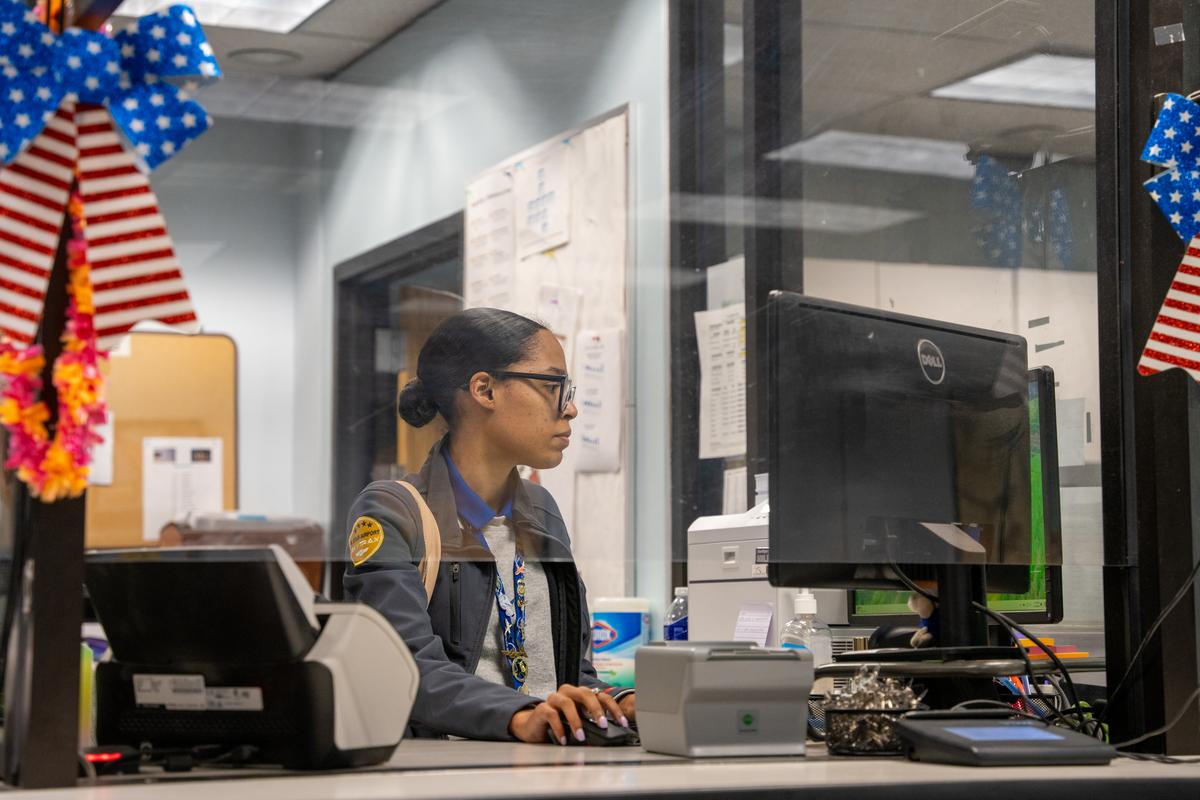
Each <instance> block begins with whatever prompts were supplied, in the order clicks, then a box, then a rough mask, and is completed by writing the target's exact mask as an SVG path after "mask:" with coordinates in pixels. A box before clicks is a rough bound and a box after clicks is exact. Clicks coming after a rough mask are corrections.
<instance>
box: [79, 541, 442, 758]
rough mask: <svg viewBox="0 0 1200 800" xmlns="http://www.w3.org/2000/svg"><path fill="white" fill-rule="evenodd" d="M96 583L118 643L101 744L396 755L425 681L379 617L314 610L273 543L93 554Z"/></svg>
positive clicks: (102, 710) (98, 604)
mask: <svg viewBox="0 0 1200 800" xmlns="http://www.w3.org/2000/svg"><path fill="white" fill-rule="evenodd" d="M86 585H87V589H88V594H89V596H90V597H91V601H92V605H93V607H94V608H95V609H96V613H97V616H98V617H99V619H100V623H101V625H102V626H103V627H104V631H105V633H106V634H107V636H108V641H109V645H110V647H111V649H110V651H109V656H110V657H108V658H107V660H105V661H102V662H101V663H100V664H99V665H98V666H97V668H96V704H97V708H96V712H97V713H96V740H97V742H98V743H99V744H102V745H119V744H127V745H133V746H135V747H136V746H138V745H140V744H141V743H143V742H146V743H149V744H150V745H151V746H152V747H154V748H163V749H171V748H180V747H194V746H197V745H212V746H216V747H222V746H224V747H229V748H234V747H239V746H249V747H251V748H252V752H253V753H254V754H255V755H254V756H253V758H252V760H253V761H257V762H262V763H272V764H282V765H283V766H285V767H289V768H293V769H323V768H331V767H348V766H360V765H365V764H377V763H380V762H382V761H386V760H387V759H388V758H389V757H390V756H391V754H392V752H393V751H394V750H395V749H396V745H398V744H399V743H400V739H401V738H402V737H403V735H404V731H405V727H406V725H407V724H408V715H409V712H410V711H411V710H412V705H413V702H414V700H415V699H416V694H417V684H418V680H419V673H418V671H417V666H416V663H415V662H414V661H413V657H412V655H411V654H410V653H409V651H408V648H407V647H406V646H405V644H404V642H403V641H402V640H401V639H400V637H399V635H398V634H397V633H396V631H395V629H394V628H393V627H392V626H391V625H390V624H389V623H388V622H387V620H386V619H384V618H383V617H382V616H381V615H380V614H379V613H378V612H376V611H375V610H374V609H372V608H370V607H368V606H364V605H357V604H353V603H317V602H314V597H313V592H312V589H311V587H310V586H309V585H308V583H307V581H306V580H305V579H304V575H303V574H302V573H301V572H300V569H299V567H297V566H296V563H295V562H294V561H293V560H292V559H291V557H290V556H289V555H288V554H287V553H286V552H284V551H283V550H282V549H281V548H279V547H278V546H277V545H271V546H268V547H196V548H184V549H159V548H150V549H137V550H110V551H95V552H91V553H89V554H88V557H87V563H86Z"/></svg>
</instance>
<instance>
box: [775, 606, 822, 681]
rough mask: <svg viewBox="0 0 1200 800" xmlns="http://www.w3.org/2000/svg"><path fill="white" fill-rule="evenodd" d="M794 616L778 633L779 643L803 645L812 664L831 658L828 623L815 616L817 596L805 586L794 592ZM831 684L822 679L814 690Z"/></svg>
mask: <svg viewBox="0 0 1200 800" xmlns="http://www.w3.org/2000/svg"><path fill="white" fill-rule="evenodd" d="M794 610H795V616H794V617H792V618H791V620H790V621H789V622H788V624H787V625H784V626H783V630H782V631H780V633H779V645H780V646H781V647H784V648H802V649H805V650H808V651H809V652H810V653H812V659H813V666H814V667H819V666H821V665H822V664H828V663H830V662H831V661H833V634H832V633H831V632H830V630H829V626H828V625H826V624H825V623H824V622H822V621H821V620H819V619H817V598H816V596H815V595H813V593H812V592H811V591H810V590H808V589H801V590H800V593H799V594H797V595H796V604H795V608H794ZM832 688H833V681H832V680H830V679H827V678H826V679H822V680H819V681H817V682H816V683H815V684H813V688H812V693H813V694H823V693H824V692H826V691H828V690H830V689H832Z"/></svg>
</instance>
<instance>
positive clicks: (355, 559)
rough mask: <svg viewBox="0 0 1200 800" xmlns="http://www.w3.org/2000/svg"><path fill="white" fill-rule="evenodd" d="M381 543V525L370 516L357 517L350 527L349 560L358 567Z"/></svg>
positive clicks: (373, 553)
mask: <svg viewBox="0 0 1200 800" xmlns="http://www.w3.org/2000/svg"><path fill="white" fill-rule="evenodd" d="M382 544H383V526H382V525H380V524H379V522H378V521H377V520H375V519H373V518H371V517H359V518H358V519H356V520H354V526H353V527H352V528H351V529H350V541H349V547H350V561H351V563H353V564H354V566H356V567H358V566H361V565H362V564H363V562H365V561H366V560H367V559H369V558H370V557H371V556H373V555H375V553H376V551H378V550H379V547H380V545H382Z"/></svg>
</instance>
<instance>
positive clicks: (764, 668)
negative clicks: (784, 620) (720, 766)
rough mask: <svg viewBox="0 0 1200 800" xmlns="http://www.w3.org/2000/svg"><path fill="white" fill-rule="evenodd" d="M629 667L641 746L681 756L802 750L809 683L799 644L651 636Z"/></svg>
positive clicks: (809, 668)
mask: <svg viewBox="0 0 1200 800" xmlns="http://www.w3.org/2000/svg"><path fill="white" fill-rule="evenodd" d="M689 633H690V631H689ZM635 669H636V671H637V676H638V715H637V716H638V735H639V736H640V737H641V739H642V746H643V747H645V748H646V749H647V750H650V751H653V752H657V753H667V754H670V755H676V756H687V757H689V758H703V757H706V756H785V755H789V756H802V755H804V738H805V735H806V734H807V732H808V693H809V690H810V689H811V688H812V684H813V663H812V654H811V653H809V652H808V651H807V650H768V649H765V648H762V647H755V646H753V645H746V644H737V643H731V642H725V643H719V642H655V643H654V644H650V645H647V646H645V647H639V648H638V651H637V662H636V666H635Z"/></svg>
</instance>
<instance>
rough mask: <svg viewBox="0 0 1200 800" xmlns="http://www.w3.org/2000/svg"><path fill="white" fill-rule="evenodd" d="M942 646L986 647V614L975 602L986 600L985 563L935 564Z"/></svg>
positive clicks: (982, 602)
mask: <svg viewBox="0 0 1200 800" xmlns="http://www.w3.org/2000/svg"><path fill="white" fill-rule="evenodd" d="M935 571H936V574H937V584H938V589H937V593H938V617H939V619H940V621H941V631H940V635H939V636H938V645H939V646H941V647H959V648H961V647H986V646H987V644H988V624H987V617H986V616H985V615H984V613H983V612H982V611H980V610H979V609H977V608H975V606H974V605H972V604H973V603H979V604H981V605H983V604H986V603H987V580H986V570H985V567H984V566H983V565H982V564H945V565H941V566H938V567H936V568H935Z"/></svg>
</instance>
